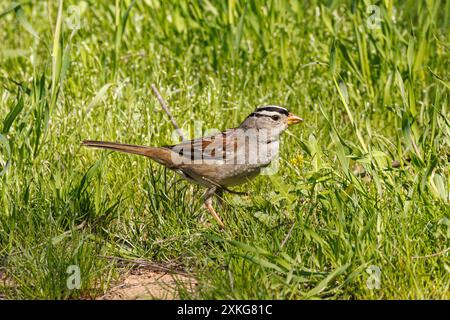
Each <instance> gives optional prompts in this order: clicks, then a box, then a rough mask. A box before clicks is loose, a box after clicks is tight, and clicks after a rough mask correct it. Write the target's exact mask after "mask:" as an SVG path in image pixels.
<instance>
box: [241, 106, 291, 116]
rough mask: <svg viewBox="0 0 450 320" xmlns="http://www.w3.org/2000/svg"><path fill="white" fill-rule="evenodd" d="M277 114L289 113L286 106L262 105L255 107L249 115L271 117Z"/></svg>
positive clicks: (286, 114)
mask: <svg viewBox="0 0 450 320" xmlns="http://www.w3.org/2000/svg"><path fill="white" fill-rule="evenodd" d="M277 115H285V116H288V115H289V111H288V110H287V109H286V108H283V107H279V106H263V107H259V108H257V109H256V110H255V111H254V112H253V113H252V114H250V115H249V117H258V118H259V117H273V116H277Z"/></svg>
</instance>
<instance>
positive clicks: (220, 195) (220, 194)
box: [216, 188, 225, 210]
mask: <svg viewBox="0 0 450 320" xmlns="http://www.w3.org/2000/svg"><path fill="white" fill-rule="evenodd" d="M216 196H217V200H218V201H219V205H220V209H221V210H223V209H224V208H225V200H224V198H223V189H222V188H220V189H218V190H217V191H216Z"/></svg>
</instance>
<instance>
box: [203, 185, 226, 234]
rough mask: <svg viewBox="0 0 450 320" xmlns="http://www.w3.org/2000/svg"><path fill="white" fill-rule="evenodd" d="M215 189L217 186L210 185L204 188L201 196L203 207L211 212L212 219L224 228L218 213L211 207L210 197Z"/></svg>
mask: <svg viewBox="0 0 450 320" xmlns="http://www.w3.org/2000/svg"><path fill="white" fill-rule="evenodd" d="M216 191H217V187H211V188H209V189H207V190H206V192H205V194H204V195H203V198H204V199H205V207H206V209H208V211H209V212H210V213H211V214H212V216H213V217H214V219H216V221H217V223H218V224H219V225H220V227H221V228H225V225H224V224H223V222H222V220H221V219H220V217H219V215H218V214H217V212H216V210H214V208H213V207H212V197H213V195H214V193H215V192H216Z"/></svg>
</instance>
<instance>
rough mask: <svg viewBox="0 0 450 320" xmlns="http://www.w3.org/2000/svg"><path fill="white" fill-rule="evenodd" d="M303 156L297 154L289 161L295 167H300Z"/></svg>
mask: <svg viewBox="0 0 450 320" xmlns="http://www.w3.org/2000/svg"><path fill="white" fill-rule="evenodd" d="M303 160H304V159H303V156H302V155H301V154H300V153H299V154H297V155H296V156H295V157H294V158H292V159H291V161H290V162H291V164H292V165H294V166H296V167H301V166H302V165H303Z"/></svg>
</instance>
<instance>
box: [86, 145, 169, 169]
mask: <svg viewBox="0 0 450 320" xmlns="http://www.w3.org/2000/svg"><path fill="white" fill-rule="evenodd" d="M81 144H82V145H83V146H87V147H94V148H100V149H108V150H114V151H120V152H126V153H132V154H139V155H142V156H146V157H149V158H151V159H153V160H155V161H157V162H159V163H161V164H163V165H165V166H168V167H171V162H172V161H171V159H170V151H169V150H166V149H164V148H155V147H144V146H136V145H132V144H122V143H116V142H106V141H90V140H85V141H83V142H82V143H81Z"/></svg>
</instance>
